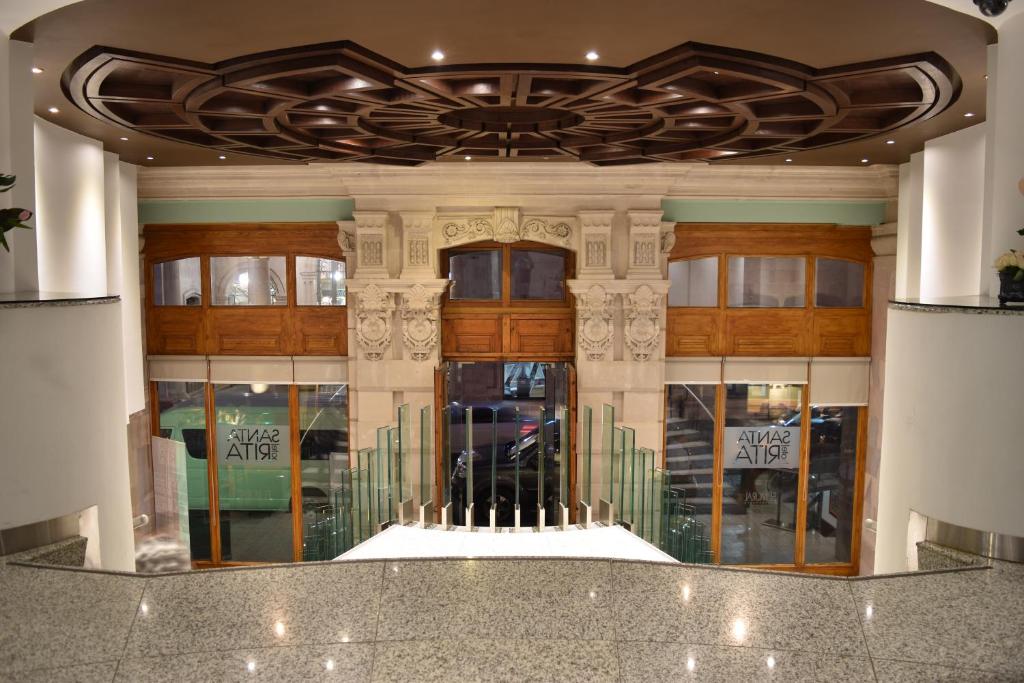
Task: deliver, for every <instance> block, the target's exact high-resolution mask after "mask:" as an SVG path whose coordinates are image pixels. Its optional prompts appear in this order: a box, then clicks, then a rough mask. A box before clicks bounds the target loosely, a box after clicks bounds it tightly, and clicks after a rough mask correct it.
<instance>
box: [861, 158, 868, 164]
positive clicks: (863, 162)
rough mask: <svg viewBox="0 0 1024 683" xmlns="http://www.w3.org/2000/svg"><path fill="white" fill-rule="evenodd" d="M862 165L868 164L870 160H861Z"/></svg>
mask: <svg viewBox="0 0 1024 683" xmlns="http://www.w3.org/2000/svg"><path fill="white" fill-rule="evenodd" d="M860 163H862V164H866V163H868V160H867V159H861V160H860Z"/></svg>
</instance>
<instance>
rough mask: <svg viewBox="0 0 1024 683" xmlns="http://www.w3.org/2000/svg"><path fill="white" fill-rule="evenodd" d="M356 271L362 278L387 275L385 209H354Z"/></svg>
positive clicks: (377, 277)
mask: <svg viewBox="0 0 1024 683" xmlns="http://www.w3.org/2000/svg"><path fill="white" fill-rule="evenodd" d="M352 217H353V218H355V224H356V257H357V263H358V266H357V271H358V272H359V277H360V278H362V279H382V278H387V277H388V265H387V254H388V239H387V223H388V214H387V212H386V211H355V212H353V213H352Z"/></svg>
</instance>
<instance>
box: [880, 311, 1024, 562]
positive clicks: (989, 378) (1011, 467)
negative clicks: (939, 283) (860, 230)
mask: <svg viewBox="0 0 1024 683" xmlns="http://www.w3.org/2000/svg"><path fill="white" fill-rule="evenodd" d="M1022 348H1024V316H1020V315H981V314H976V313H924V312H915V311H901V310H895V309H892V310H890V311H889V317H888V326H887V342H886V361H885V407H884V420H883V421H884V424H885V429H884V430H883V431H882V456H881V457H882V461H881V472H880V476H879V492H878V494H879V503H878V535H877V540H876V546H875V571H876V572H892V571H902V570H904V569H906V568H907V567H906V543H907V524H908V520H909V515H910V511H911V510H915V511H917V512H919V513H921V514H923V515H926V516H928V517H932V518H935V519H938V520H941V521H944V522H950V523H953V524H958V525H960V526H965V527H968V528H972V529H979V530H982V531H990V532H999V533H1004V534H1012V535H1014V536H1024V496H1022V495H1021V494H1020V485H1021V482H1024V458H1022V457H1021V453H1022V450H1021V439H1020V423H1021V418H1022V416H1024V412H1022V407H1021V406H1022V404H1021V386H1022V382H1024V356H1022V355H1021V349H1022Z"/></svg>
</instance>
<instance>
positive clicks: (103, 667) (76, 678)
mask: <svg viewBox="0 0 1024 683" xmlns="http://www.w3.org/2000/svg"><path fill="white" fill-rule="evenodd" d="M116 669H117V662H116V661H114V662H100V663H98V664H79V665H77V666H66V667H59V668H56V669H33V670H32V671H18V672H15V673H9V674H4V673H2V672H0V683H111V681H113V680H114V671H115V670H116Z"/></svg>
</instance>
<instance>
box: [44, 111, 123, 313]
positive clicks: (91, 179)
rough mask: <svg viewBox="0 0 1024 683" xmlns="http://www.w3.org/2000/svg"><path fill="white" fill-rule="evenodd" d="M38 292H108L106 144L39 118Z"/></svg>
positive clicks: (96, 293)
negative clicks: (105, 186) (105, 185)
mask: <svg viewBox="0 0 1024 683" xmlns="http://www.w3.org/2000/svg"><path fill="white" fill-rule="evenodd" d="M35 148H36V149H35V151H36V226H37V227H36V232H37V236H36V239H37V244H38V249H39V289H40V290H42V291H50V292H72V293H76V294H89V295H104V294H107V256H106V235H105V232H106V228H105V210H104V202H105V198H104V162H103V146H102V145H101V144H100V143H99V142H97V141H96V140H92V139H90V138H87V137H84V136H82V135H79V134H77V133H72V132H71V131H69V130H65V129H63V128H60V127H59V126H55V125H53V124H52V123H48V122H46V121H44V120H42V119H39V118H37V119H36V123H35Z"/></svg>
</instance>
